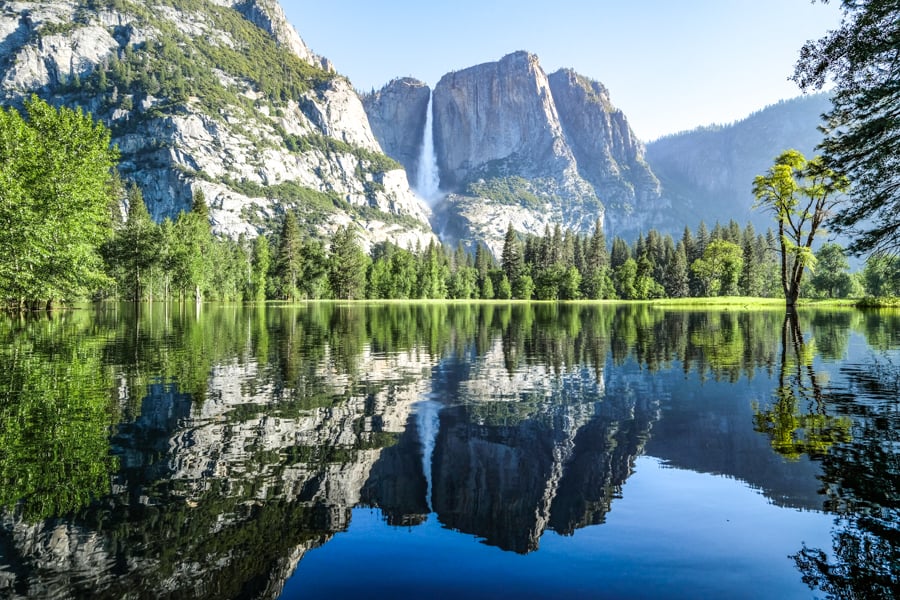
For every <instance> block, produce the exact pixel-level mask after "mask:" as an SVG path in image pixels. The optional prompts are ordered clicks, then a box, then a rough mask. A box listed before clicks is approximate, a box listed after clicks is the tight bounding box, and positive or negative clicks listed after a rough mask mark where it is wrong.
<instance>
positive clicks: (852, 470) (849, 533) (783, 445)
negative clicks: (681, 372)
mask: <svg viewBox="0 0 900 600" xmlns="http://www.w3.org/2000/svg"><path fill="white" fill-rule="evenodd" d="M882 331H883V329H882V327H881V326H879V327H878V328H877V329H876V330H874V335H876V336H879V337H878V339H881V337H880V333H881V332H882ZM833 332H834V329H832V330H831V331H830V333H831V334H832V335H831V336H829V338H828V339H829V341H830V342H831V345H836V346H837V348H842V347H845V346H846V341H841V340H842V339H845V338H844V337H843V336H836V337H834V336H833ZM866 333H867V334H873V330H872V329H871V328H868V329H867V330H866ZM836 340H837V341H836ZM817 354H820V353H819V352H817V350H816V347H815V343H814V341H811V342H809V343H807V342H805V340H804V337H803V332H802V331H801V329H800V325H799V322H798V318H797V315H796V313H794V312H789V313H788V314H787V315H785V319H784V324H783V326H782V335H781V367H780V371H779V377H778V387H777V388H776V390H775V393H774V397H775V401H774V403H773V404H772V406H770V407H769V408H767V409H765V410H762V409H760V408H759V407H758V406H757V407H754V412H755V415H754V422H755V423H754V424H755V429H756V430H757V431H758V432H760V433H764V434H766V435H768V436H769V438H770V439H771V444H772V448H773V449H774V450H775V451H776V452H778V453H779V454H781V455H783V456H785V457H786V458H788V459H791V460H796V459H797V458H799V457H800V456H801V455H803V454H806V455H808V456H809V457H810V458H814V459H816V460H818V461H820V462H821V465H822V475H821V477H820V479H821V481H822V484H823V490H822V491H823V493H824V494H825V496H826V500H825V502H824V505H823V508H824V509H825V510H826V511H828V512H830V513H833V514H835V515H837V518H836V520H835V529H834V534H833V535H834V540H833V548H832V550H833V555H832V556H829V554H828V553H827V552H826V551H825V550H822V549H820V548H809V547H807V546H805V545H804V547H803V548H802V549H801V550H800V551H799V552H797V553H796V554H794V555H793V556H792V558H793V560H794V561H795V563H796V565H797V568H798V569H799V570H800V572H801V573H802V576H803V581H804V582H805V583H806V584H807V585H809V586H810V588H812V589H816V588H818V589H820V590H821V591H823V592H825V593H826V594H828V597H830V598H852V599H855V598H860V599H871V598H894V597H895V596H897V595H898V594H900V436H898V431H900V411H898V399H900V368H898V367H897V366H896V365H893V364H892V363H890V361H889V360H887V359H882V360H878V359H875V360H874V364H872V365H871V366H870V368H864V367H860V366H854V367H851V368H845V369H844V372H845V374H846V375H847V377H848V379H849V380H850V382H851V386H850V389H851V390H852V389H857V390H860V391H864V392H865V393H864V394H861V396H862V398H864V400H860V399H859V398H858V397H857V395H856V394H851V393H846V392H845V393H844V394H843V395H838V394H829V393H828V392H827V391H826V389H825V387H824V386H823V385H821V383H820V376H819V375H818V374H817V373H816V372H815V369H814V365H813V361H814V358H815V356H816V355H817Z"/></svg>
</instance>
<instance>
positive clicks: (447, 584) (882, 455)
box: [0, 303, 900, 599]
mask: <svg viewBox="0 0 900 600" xmlns="http://www.w3.org/2000/svg"><path fill="white" fill-rule="evenodd" d="M898 431H900V311H872V312H862V311H856V310H840V309H833V310H805V311H804V310H802V311H800V313H799V314H798V315H794V316H791V317H788V316H786V315H785V314H784V312H783V311H776V310H771V311H770V310H754V311H741V310H721V311H719V310H683V309H677V310H676V309H662V308H658V307H652V306H646V305H586V304H585V305H581V304H573V305H565V304H563V305H550V304H513V305H493V304H492V305H463V304H446V305H442V304H399V303H396V304H395V303H391V304H383V305H377V304H373V305H362V304H357V305H342V304H329V303H317V304H310V305H301V306H291V307H280V306H268V307H263V306H258V307H252V306H215V305H208V306H203V307H202V308H201V309H200V310H195V308H194V307H193V306H181V305H164V304H156V305H152V306H142V307H140V309H136V308H135V307H133V306H130V305H103V306H99V307H83V308H82V309H80V310H75V311H70V312H62V313H58V314H54V315H52V316H46V315H43V316H29V317H18V316H16V317H10V316H0V598H16V599H18V598H83V597H92V598H210V599H212V598H216V599H218V598H273V599H274V598H343V597H348V598H349V597H353V598H356V597H366V598H397V597H409V598H417V597H429V598H451V597H466V598H497V597H510V598H558V597H582V598H698V597H705V598H712V597H728V598H814V597H818V598H826V597H831V598H894V597H897V596H900V434H898Z"/></svg>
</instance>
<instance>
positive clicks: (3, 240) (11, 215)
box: [0, 97, 118, 306]
mask: <svg viewBox="0 0 900 600" xmlns="http://www.w3.org/2000/svg"><path fill="white" fill-rule="evenodd" d="M25 111H26V116H27V118H25V117H23V116H22V115H20V114H19V113H18V112H17V111H16V110H15V109H12V108H10V109H7V110H0V298H3V300H4V301H6V302H7V303H11V304H15V305H18V306H23V305H24V304H25V303H26V302H27V303H32V304H33V303H36V302H38V301H45V302H47V303H48V304H49V303H52V301H54V300H62V299H71V298H78V297H83V296H84V295H86V294H88V293H89V292H91V291H93V290H94V289H95V288H96V287H98V286H99V285H101V284H102V283H103V282H104V280H105V278H104V272H103V269H102V261H101V258H100V255H99V254H98V252H97V249H98V248H99V246H100V245H101V244H102V243H103V241H104V240H105V239H106V238H107V236H108V235H109V232H110V225H111V214H112V213H111V207H112V205H113V203H114V201H115V200H116V199H117V187H116V186H117V182H118V180H117V178H116V176H115V171H114V166H115V164H116V161H117V159H118V151H117V150H116V149H115V148H113V147H112V146H111V145H110V132H109V130H108V129H106V128H105V127H104V126H102V125H100V124H96V123H94V121H93V119H92V118H91V117H90V115H87V114H84V113H83V112H81V111H80V110H71V109H68V108H60V109H58V110H57V109H54V108H53V107H51V106H50V105H49V104H47V103H46V102H44V101H42V100H40V99H38V98H37V97H32V98H31V99H29V100H27V101H26V103H25Z"/></svg>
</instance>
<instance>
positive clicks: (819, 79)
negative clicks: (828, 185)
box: [793, 0, 900, 254]
mask: <svg viewBox="0 0 900 600" xmlns="http://www.w3.org/2000/svg"><path fill="white" fill-rule="evenodd" d="M823 1H825V2H827V0H823ZM842 5H843V10H844V19H843V21H842V23H841V26H840V27H839V28H838V29H836V30H834V31H830V32H828V34H827V35H826V36H825V37H823V38H822V39H820V40H818V41H810V42H807V43H806V44H805V45H804V46H803V48H802V49H801V51H800V60H799V61H798V62H797V65H796V67H795V71H794V76H793V79H794V80H795V81H796V82H797V83H798V84H799V85H800V87H801V88H803V89H804V90H806V89H820V88H822V87H823V86H824V85H825V83H826V81H827V80H828V78H829V77H831V78H832V79H833V80H834V82H835V88H834V96H833V98H832V106H833V107H832V109H831V111H829V112H828V113H827V114H825V115H824V117H825V126H824V128H823V129H824V132H825V141H824V142H823V143H822V150H823V151H824V154H823V156H824V159H825V163H826V164H827V165H828V166H829V167H830V168H832V169H834V170H835V171H838V172H841V173H844V174H845V175H847V176H848V177H849V178H850V180H851V181H852V182H853V188H852V190H851V192H850V195H851V198H852V200H853V201H852V202H849V203H847V204H846V205H844V207H843V208H842V210H841V211H840V212H839V213H838V214H837V215H836V216H835V218H834V219H833V221H832V223H833V225H834V226H835V228H836V229H839V230H842V231H845V232H847V233H852V234H854V237H855V239H854V241H853V243H852V244H851V245H850V247H849V248H848V249H849V250H850V251H851V252H854V253H857V254H860V253H864V252H869V251H878V250H882V251H898V250H900V1H898V0H842Z"/></svg>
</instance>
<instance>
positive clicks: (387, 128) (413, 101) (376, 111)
mask: <svg viewBox="0 0 900 600" xmlns="http://www.w3.org/2000/svg"><path fill="white" fill-rule="evenodd" d="M430 98H431V89H430V88H429V87H428V86H427V85H425V83H424V82H422V81H419V80H418V79H412V78H410V77H404V78H401V79H395V80H393V81H391V82H390V83H388V84H387V85H386V86H384V87H383V88H381V89H380V90H378V91H377V92H373V93H371V94H368V95H366V96H363V99H362V100H363V106H364V107H365V109H366V114H367V115H368V117H369V124H370V125H371V126H372V131H373V132H374V134H375V137H376V138H377V139H378V142H379V143H380V144H381V147H382V148H383V149H384V151H385V153H386V154H387V155H388V156H390V157H392V158H395V159H397V160H398V161H400V163H401V164H403V166H404V167H406V173H407V176H408V177H409V180H410V181H417V179H418V174H419V159H420V155H421V151H422V135H423V133H424V131H425V120H426V119H425V111H426V110H427V109H428V101H429V100H430Z"/></svg>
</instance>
